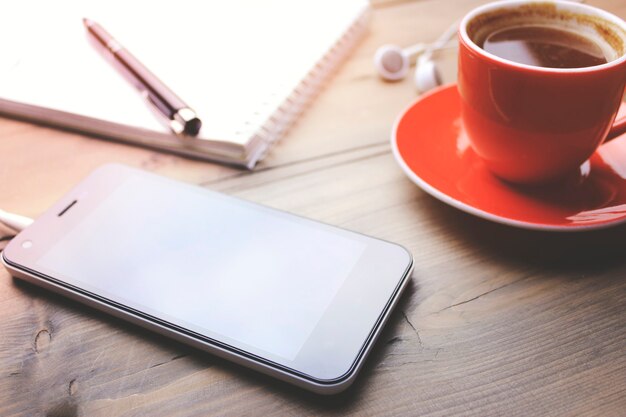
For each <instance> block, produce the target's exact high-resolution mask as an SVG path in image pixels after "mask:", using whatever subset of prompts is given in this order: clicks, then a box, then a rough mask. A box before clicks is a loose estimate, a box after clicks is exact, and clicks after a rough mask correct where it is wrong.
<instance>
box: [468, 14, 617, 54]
mask: <svg viewBox="0 0 626 417" xmlns="http://www.w3.org/2000/svg"><path fill="white" fill-rule="evenodd" d="M536 25H541V26H551V27H554V28H557V29H558V28H560V29H563V30H568V31H572V32H575V33H577V34H578V35H580V36H583V37H585V38H587V39H589V40H590V41H591V42H593V43H595V44H596V45H598V47H600V48H601V50H602V52H603V54H604V57H605V58H606V60H607V62H611V61H614V60H616V59H618V58H620V57H622V56H623V55H624V54H626V32H624V30H623V29H622V28H621V27H619V26H618V25H617V24H615V23H613V22H610V21H608V20H606V19H604V18H602V17H599V16H594V15H588V14H582V13H574V12H572V11H569V10H562V9H559V8H558V7H557V5H556V4H554V3H528V4H523V5H520V6H513V7H504V8H502V9H498V10H492V11H489V12H485V13H482V14H480V15H478V16H475V17H473V18H472V19H471V20H470V21H469V22H468V23H467V34H468V36H469V38H470V39H471V40H472V41H473V42H474V43H475V44H476V45H477V46H479V47H481V48H482V45H483V44H484V43H485V40H486V39H487V38H488V37H489V36H490V35H491V34H493V33H494V32H498V31H502V30H505V29H507V28H512V27H519V26H536Z"/></svg>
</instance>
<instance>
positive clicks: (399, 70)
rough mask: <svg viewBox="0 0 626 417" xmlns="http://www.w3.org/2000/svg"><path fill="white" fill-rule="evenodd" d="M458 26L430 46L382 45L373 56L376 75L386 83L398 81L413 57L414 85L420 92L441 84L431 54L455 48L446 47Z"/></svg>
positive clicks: (447, 31)
mask: <svg viewBox="0 0 626 417" xmlns="http://www.w3.org/2000/svg"><path fill="white" fill-rule="evenodd" d="M457 27H458V24H457V23H455V24H454V25H452V26H450V27H449V28H448V29H447V30H446V31H445V32H444V33H443V34H442V35H441V36H440V37H439V38H438V39H437V40H436V41H435V42H433V43H430V44H424V43H418V44H417V45H413V46H411V47H408V48H404V49H402V48H400V47H399V46H396V45H383V46H381V47H380V48H378V50H377V51H376V54H375V55H374V65H375V67H376V70H377V71H378V75H380V77H381V78H382V79H384V80H386V81H398V80H401V79H403V78H404V77H406V75H407V74H408V72H409V67H410V65H411V60H412V59H413V58H415V57H418V56H419V58H418V59H417V65H416V67H415V85H416V86H417V89H418V90H419V91H420V92H425V91H428V90H430V89H431V88H434V87H436V86H438V85H440V84H441V76H440V75H439V71H438V70H437V67H436V65H435V63H434V61H433V59H432V57H433V53H434V52H435V51H439V50H442V49H447V48H451V47H452V48H454V47H455V46H446V45H447V43H448V42H450V41H451V40H452V39H454V37H455V35H456V31H457Z"/></svg>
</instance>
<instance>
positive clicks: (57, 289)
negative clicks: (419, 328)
mask: <svg viewBox="0 0 626 417" xmlns="http://www.w3.org/2000/svg"><path fill="white" fill-rule="evenodd" d="M396 246H399V247H400V248H401V249H402V250H404V251H405V252H406V253H407V254H408V256H409V264H408V265H407V268H406V270H405V273H404V275H403V276H402V277H401V279H400V280H399V282H398V285H397V286H396V289H395V290H394V293H393V294H392V296H391V297H390V299H389V301H388V303H387V305H386V306H385V311H384V312H383V314H382V316H381V317H380V318H379V320H378V322H377V323H376V324H375V329H374V331H373V332H372V333H370V336H369V338H368V340H367V341H366V342H365V345H364V346H363V349H362V351H361V353H360V354H359V357H358V358H357V360H356V361H355V363H354V365H353V367H352V369H351V370H350V371H349V372H348V373H347V374H346V375H345V376H344V377H343V378H342V379H341V380H339V381H337V382H330V383H322V382H315V381H313V380H309V379H306V378H303V377H301V376H299V375H297V374H293V373H290V372H287V371H284V370H282V369H279V368H275V367H272V366H270V365H267V364H265V363H262V362H259V361H256V360H254V359H253V358H249V357H246V356H243V355H241V354H239V353H237V352H235V351H231V350H228V349H225V348H222V347H220V346H216V345H214V344H211V343H209V342H206V341H203V340H200V339H197V338H195V337H193V336H191V335H188V334H185V333H182V332H180V331H178V330H176V329H173V328H170V327H168V326H165V325H162V324H160V323H157V322H154V321H152V320H149V319H146V318H144V317H140V316H138V315H136V314H134V313H132V312H130V311H126V310H123V309H120V308H118V307H116V306H114V305H110V304H108V303H105V302H103V301H100V300H97V299H94V298H91V297H89V296H86V295H84V294H81V293H79V292H77V291H74V290H73V289H71V288H67V287H65V286H63V285H59V284H56V283H54V282H51V281H49V280H46V279H45V278H42V277H39V276H37V275H35V274H32V273H31V272H30V271H27V270H24V269H21V267H20V266H19V265H15V264H12V263H10V261H9V260H8V259H6V258H5V256H4V251H2V253H1V254H0V255H1V256H0V258H1V260H2V264H3V265H4V266H5V268H6V269H7V270H8V271H9V272H10V273H11V275H12V276H13V277H15V278H19V279H22V280H24V281H26V282H28V283H30V284H33V285H36V286H38V287H41V288H44V289H46V290H49V291H51V292H54V293H56V294H60V295H62V296H64V297H67V298H69V299H71V300H73V301H76V302H79V303H81V304H84V305H86V306H88V307H90V308H93V309H95V310H98V311H101V312H103V313H106V314H110V315H111V316H113V317H116V318H119V319H122V320H124V321H127V322H129V323H132V324H133V325H137V326H140V327H142V328H144V329H147V330H149V331H153V332H155V333H157V334H160V335H162V336H165V337H168V338H170V339H173V340H175V341H177V342H180V343H183V344H185V345H188V346H191V347H192V348H195V349H198V350H201V351H203V352H207V353H209V354H213V355H215V356H218V357H220V358H222V359H225V360H227V361H230V362H233V363H235V364H237V365H240V366H244V367H247V368H249V369H252V370H254V371H257V372H260V373H262V374H265V375H268V376H270V377H273V378H276V379H279V380H281V381H284V382H286V383H289V384H292V385H295V386H298V387H300V388H303V389H305V390H308V391H311V392H314V393H316V394H322V395H333V394H339V393H340V392H343V391H345V390H346V389H347V388H348V387H350V386H351V385H352V384H353V383H354V380H355V379H356V377H357V375H358V374H359V372H360V371H361V369H362V367H363V364H364V363H365V361H366V359H367V357H368V356H369V354H370V352H371V350H372V348H373V346H374V345H375V343H376V341H377V340H378V337H379V336H380V333H381V332H382V330H383V328H384V327H385V325H386V323H387V322H388V319H389V317H390V316H391V313H392V312H393V311H394V309H395V307H396V305H397V303H398V301H399V299H400V297H401V295H402V294H403V293H404V290H405V289H406V286H407V284H408V282H409V281H410V276H411V274H412V272H413V268H414V260H413V256H412V254H411V253H410V252H409V251H408V250H407V249H406V248H404V247H403V246H401V245H397V244H396Z"/></svg>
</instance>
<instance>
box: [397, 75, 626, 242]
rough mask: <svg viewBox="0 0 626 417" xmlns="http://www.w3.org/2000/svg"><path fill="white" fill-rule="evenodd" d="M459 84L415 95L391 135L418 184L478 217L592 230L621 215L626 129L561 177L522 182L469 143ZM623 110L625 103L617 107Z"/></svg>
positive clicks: (625, 205) (625, 202) (624, 212)
mask: <svg viewBox="0 0 626 417" xmlns="http://www.w3.org/2000/svg"><path fill="white" fill-rule="evenodd" d="M460 111H461V106H460V99H459V95H458V92H457V88H456V85H449V86H445V87H441V88H439V89H437V90H434V91H433V92H431V93H429V94H427V95H424V96H422V97H420V98H419V99H418V100H417V101H415V102H414V103H413V104H412V105H411V106H409V108H408V109H406V110H405V111H404V112H403V113H402V114H401V115H400V117H399V118H398V120H397V122H396V124H395V126H394V128H393V132H392V134H391V145H392V148H393V152H394V155H395V157H396V160H397V161H398V163H399V164H400V166H401V167H402V169H403V170H404V172H405V173H406V174H407V175H408V177H409V178H410V179H411V180H412V181H413V182H415V183H416V184H417V185H418V186H419V187H420V188H422V189H423V190H424V191H426V192H427V193H429V194H431V195H432V196H433V197H435V198H438V199H439V200H441V201H443V202H444V203H447V204H449V205H451V206H453V207H456V208H458V209H460V210H463V211H465V212H468V213H471V214H474V215H476V216H479V217H482V218H485V219H487V220H492V221H495V222H498V223H504V224H508V225H511V226H516V227H521V228H526V229H539V230H554V231H575V230H589V229H598V228H603V227H609V226H614V225H617V224H620V223H624V222H626V135H623V136H622V137H620V138H617V139H614V140H613V141H611V142H610V143H607V144H606V145H603V146H601V147H600V149H599V150H598V151H597V152H596V153H595V154H594V155H593V156H592V157H591V158H590V160H589V161H587V162H585V163H584V164H583V165H582V166H581V167H580V172H578V173H575V174H573V175H572V176H571V178H568V179H566V180H564V181H563V182H562V183H560V184H558V185H553V186H544V187H542V188H539V187H521V186H515V185H512V184H509V183H507V182H504V181H502V180H500V179H498V178H497V177H495V176H494V175H493V174H491V173H490V172H489V171H488V170H487V168H486V167H485V165H484V164H483V162H482V161H481V160H480V159H479V158H478V156H477V155H476V154H475V153H474V151H473V150H472V147H471V146H470V143H469V141H468V139H467V136H466V135H465V133H464V131H463V128H462V124H461V118H460ZM625 112H626V106H622V109H621V111H620V114H623V113H625Z"/></svg>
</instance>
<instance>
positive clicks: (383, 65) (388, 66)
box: [374, 43, 427, 81]
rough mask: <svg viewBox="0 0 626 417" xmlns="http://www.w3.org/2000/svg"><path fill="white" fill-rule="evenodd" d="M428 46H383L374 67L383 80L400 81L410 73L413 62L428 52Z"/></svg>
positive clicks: (379, 49)
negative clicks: (418, 56)
mask: <svg viewBox="0 0 626 417" xmlns="http://www.w3.org/2000/svg"><path fill="white" fill-rule="evenodd" d="M426 47H427V45H425V44H423V43H418V44H417V45H413V46H410V47H408V48H404V49H402V48H400V47H399V46H397V45H383V46H381V47H380V48H378V49H377V50H376V54H375V55H374V65H375V66H376V70H377V71H378V75H380V77H381V78H382V79H383V80H387V81H398V80H401V79H403V78H404V77H406V75H407V74H408V73H409V67H410V66H411V60H412V58H414V57H415V56H417V55H419V54H420V53H422V52H423V51H424V50H426Z"/></svg>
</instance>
